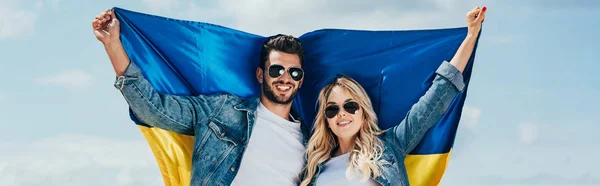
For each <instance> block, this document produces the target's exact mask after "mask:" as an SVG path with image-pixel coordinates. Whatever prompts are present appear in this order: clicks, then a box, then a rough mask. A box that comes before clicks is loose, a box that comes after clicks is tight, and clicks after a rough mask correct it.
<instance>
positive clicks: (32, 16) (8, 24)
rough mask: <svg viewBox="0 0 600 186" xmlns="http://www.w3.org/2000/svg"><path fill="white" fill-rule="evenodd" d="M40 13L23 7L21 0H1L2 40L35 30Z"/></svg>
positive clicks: (0, 29) (0, 25) (0, 34)
mask: <svg viewBox="0 0 600 186" xmlns="http://www.w3.org/2000/svg"><path fill="white" fill-rule="evenodd" d="M37 17H38V15H37V14H36V13H35V12H32V11H29V10H26V9H24V8H23V7H21V5H20V2H19V1H15V0H2V1H0V40H3V39H7V38H12V37H17V36H21V35H24V34H27V33H30V32H32V31H33V29H34V27H35V21H36V20H37Z"/></svg>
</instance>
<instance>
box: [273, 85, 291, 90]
mask: <svg viewBox="0 0 600 186" xmlns="http://www.w3.org/2000/svg"><path fill="white" fill-rule="evenodd" d="M276 87H277V89H279V90H288V89H290V88H292V87H291V86H276Z"/></svg>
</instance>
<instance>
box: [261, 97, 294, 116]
mask: <svg viewBox="0 0 600 186" xmlns="http://www.w3.org/2000/svg"><path fill="white" fill-rule="evenodd" d="M260 102H261V103H262V104H263V105H264V106H265V107H266V108H267V109H269V111H271V112H273V113H275V114H276V115H277V116H279V117H281V118H283V119H286V120H289V119H290V110H291V109H292V104H291V103H290V104H287V105H282V104H277V103H273V102H272V101H269V100H268V99H267V98H265V97H261V98H260Z"/></svg>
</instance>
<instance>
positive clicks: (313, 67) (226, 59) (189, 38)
mask: <svg viewBox="0 0 600 186" xmlns="http://www.w3.org/2000/svg"><path fill="white" fill-rule="evenodd" d="M114 10H115V12H116V15H117V18H118V19H119V20H120V21H121V40H122V42H123V46H124V48H125V50H126V51H127V54H128V56H129V58H130V59H131V60H132V61H133V62H135V63H136V64H137V65H138V66H139V67H140V68H141V69H142V70H143V73H144V75H145V77H146V78H147V79H148V80H149V81H150V83H151V84H152V85H153V86H154V88H155V89H156V90H157V91H159V92H163V93H168V94H176V95H197V94H214V93H231V94H235V95H238V96H240V97H245V98H248V97H252V96H258V95H259V94H260V92H259V91H260V88H259V84H258V83H257V82H256V80H255V70H256V68H257V67H258V61H259V53H260V47H261V44H262V42H263V41H265V40H266V39H267V38H266V37H263V36H259V35H254V34H251V33H246V32H243V31H239V30H235V29H231V28H226V27H222V26H219V25H214V24H209V23H203V22H194V21H185V20H177V19H171V18H166V17H160V16H155V15H148V14H144V13H139V12H134V11H129V10H125V9H121V8H114ZM266 26H268V25H266ZM466 34H467V28H466V27H461V28H446V29H432V30H406V31H368V30H343V29H322V30H316V31H313V32H309V33H306V34H304V35H302V36H300V39H301V41H302V42H303V44H304V47H305V50H306V58H305V64H304V69H305V71H306V76H305V82H304V85H303V87H302V88H301V89H300V91H299V93H298V96H297V97H296V98H295V100H294V105H293V107H294V109H295V110H296V111H298V112H299V113H300V115H301V116H302V118H303V120H304V121H313V117H314V116H315V103H316V99H317V94H318V91H319V90H320V88H321V87H322V86H323V85H324V84H325V83H326V81H327V80H328V79H330V78H331V77H333V76H334V75H335V74H337V73H343V74H346V75H349V76H350V77H352V78H355V79H356V80H357V81H358V82H359V83H360V84H361V85H363V87H364V88H365V89H366V90H367V92H368V94H369V96H370V97H371V100H372V102H373V104H374V107H375V110H376V112H377V114H378V116H379V121H380V126H381V128H383V129H387V128H389V127H392V126H394V125H397V124H399V123H400V121H401V120H402V119H403V116H405V115H406V113H407V112H408V110H409V109H410V107H411V106H412V105H413V104H414V103H416V102H417V100H418V99H419V98H420V97H421V96H422V95H423V94H424V93H425V91H426V90H427V89H428V88H429V86H430V85H431V81H432V80H433V78H434V72H435V70H436V69H437V67H438V66H439V65H440V64H441V63H442V62H443V61H444V60H447V61H450V60H451V59H452V57H453V55H454V54H455V52H456V51H457V49H458V47H459V46H460V44H461V42H462V41H463V39H464V38H465V36H466ZM474 54H475V52H473V56H472V57H471V61H470V62H469V65H468V66H467V68H466V69H465V71H464V73H463V75H464V79H465V83H466V85H467V86H466V87H465V91H463V92H462V93H460V94H459V95H458V96H457V97H456V98H455V100H454V101H453V103H452V104H451V105H450V108H449V109H448V111H447V112H446V114H445V115H444V116H443V118H442V119H441V120H440V121H439V123H437V124H436V125H435V126H434V127H433V128H431V129H430V130H429V131H428V133H427V134H426V136H425V138H424V139H423V140H422V141H421V143H420V144H419V145H418V146H417V147H416V149H414V150H413V151H412V152H411V153H410V155H409V156H408V158H407V159H406V166H407V169H408V174H409V180H410V183H411V185H438V184H439V182H440V180H441V179H442V176H443V174H444V171H445V170H446V167H447V164H448V160H449V157H450V153H451V151H452V146H453V143H454V138H455V136H456V131H457V127H458V122H459V120H460V117H461V113H462V108H463V104H464V101H465V98H466V92H467V91H466V88H467V87H468V82H469V79H470V76H471V69H472V67H473V66H472V65H473V59H474ZM131 119H132V120H133V121H135V122H136V124H137V125H138V127H139V129H140V130H141V132H142V134H143V135H144V137H145V138H146V140H147V141H148V144H149V145H150V147H151V149H152V151H153V153H154V156H155V157H156V161H157V163H158V165H159V168H160V171H161V174H162V176H163V179H164V183H165V185H176V186H178V185H189V180H190V170H191V155H192V149H193V140H194V137H193V136H187V135H183V134H177V133H173V132H169V131H165V130H161V129H158V128H153V127H151V126H150V125H148V124H145V123H141V122H139V121H137V120H136V119H135V117H134V116H133V115H132V114H131ZM306 124H307V125H312V123H306Z"/></svg>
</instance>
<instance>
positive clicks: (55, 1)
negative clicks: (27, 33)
mask: <svg viewBox="0 0 600 186" xmlns="http://www.w3.org/2000/svg"><path fill="white" fill-rule="evenodd" d="M60 1H61V0H40V1H37V2H36V3H35V6H36V8H37V9H38V10H39V9H42V8H44V7H45V6H46V4H49V6H50V8H52V9H57V8H58V5H59V3H60Z"/></svg>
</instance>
